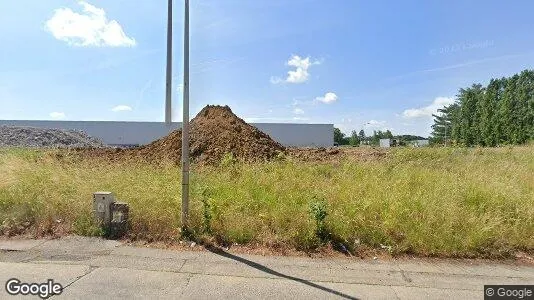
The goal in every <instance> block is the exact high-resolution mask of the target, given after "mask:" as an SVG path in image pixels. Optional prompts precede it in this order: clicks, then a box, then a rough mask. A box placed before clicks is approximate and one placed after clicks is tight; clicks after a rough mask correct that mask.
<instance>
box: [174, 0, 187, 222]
mask: <svg viewBox="0 0 534 300" xmlns="http://www.w3.org/2000/svg"><path fill="white" fill-rule="evenodd" d="M169 1H172V0H169ZM184 24H185V25H184V86H183V93H184V95H183V101H184V102H183V104H184V106H183V121H182V229H183V230H185V231H187V227H188V218H189V0H185V18H184Z"/></svg>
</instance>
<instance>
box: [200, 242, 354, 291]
mask: <svg viewBox="0 0 534 300" xmlns="http://www.w3.org/2000/svg"><path fill="white" fill-rule="evenodd" d="M204 248H205V249H206V250H208V251H210V252H211V253H214V254H217V255H220V256H223V257H226V258H230V259H233V260H235V261H238V262H240V263H243V264H245V265H247V266H249V267H252V268H255V269H257V270H260V271H262V272H265V273H268V274H271V275H275V276H278V277H281V278H285V279H289V280H293V281H296V282H300V283H302V284H305V285H308V286H311V287H313V288H316V289H319V290H322V291H325V292H328V293H331V294H334V295H336V296H339V297H342V298H345V299H355V300H357V299H358V298H355V297H352V296H349V295H346V294H343V293H341V292H338V291H336V290H332V289H329V288H327V287H324V286H321V285H318V284H316V283H313V282H310V281H308V280H304V279H302V278H298V277H293V276H289V275H285V274H282V273H279V272H276V271H275V270H272V269H269V268H267V267H266V266H263V265H260V264H258V263H255V262H253V261H250V260H247V259H244V258H242V257H239V256H236V255H233V254H230V253H228V252H225V251H223V250H222V249H220V248H218V247H215V246H211V245H205V246H204Z"/></svg>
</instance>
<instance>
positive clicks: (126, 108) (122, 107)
mask: <svg viewBox="0 0 534 300" xmlns="http://www.w3.org/2000/svg"><path fill="white" fill-rule="evenodd" d="M111 111H113V112H119V111H132V108H131V107H129V106H128V105H117V106H115V107H114V108H112V109H111Z"/></svg>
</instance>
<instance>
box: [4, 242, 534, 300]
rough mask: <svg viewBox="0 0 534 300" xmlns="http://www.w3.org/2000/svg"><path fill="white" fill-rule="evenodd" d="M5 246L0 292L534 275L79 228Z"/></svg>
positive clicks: (252, 295)
mask: <svg viewBox="0 0 534 300" xmlns="http://www.w3.org/2000/svg"><path fill="white" fill-rule="evenodd" d="M197 247H199V246H197ZM0 249H1V251H0V282H1V285H2V291H1V292H0V298H1V299H15V298H17V297H14V296H11V295H9V294H8V293H7V291H6V288H5V284H6V282H7V281H8V280H9V279H11V278H16V279H19V280H20V282H22V283H43V282H46V280H47V279H53V280H54V282H55V283H59V284H61V285H62V287H63V292H62V294H60V295H54V296H52V297H51V299H116V298H124V299H132V298H133V299H135V298H138V299H139V298H157V299H224V298H226V299H330V298H331V299H428V298H432V299H440V298H441V299H483V297H484V295H483V287H484V285H485V284H534V267H533V266H532V265H525V264H519V263H515V262H491V261H467V260H432V259H399V260H385V261H382V260H380V259H378V260H362V259H339V258H335V259H334V258H332V259H312V258H305V257H263V256H253V255H241V254H235V253H232V252H231V251H230V252H218V251H214V250H211V251H210V250H203V251H176V250H162V249H152V248H142V247H131V246H126V245H122V244H121V243H119V242H116V241H107V240H102V239H98V238H84V237H77V236H71V237H65V238H61V239H56V240H0ZM24 298H26V299H27V298H28V297H24ZM34 298H36V297H34Z"/></svg>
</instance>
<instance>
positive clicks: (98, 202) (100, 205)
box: [93, 192, 115, 227]
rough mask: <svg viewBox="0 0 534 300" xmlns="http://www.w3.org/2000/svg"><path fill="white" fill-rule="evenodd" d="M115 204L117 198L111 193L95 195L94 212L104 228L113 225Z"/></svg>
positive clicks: (97, 193)
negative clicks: (113, 205) (112, 207)
mask: <svg viewBox="0 0 534 300" xmlns="http://www.w3.org/2000/svg"><path fill="white" fill-rule="evenodd" d="M112 203H115V196H114V195H113V193H111V192H96V193H93V212H94V216H95V218H96V221H97V222H99V223H100V224H101V225H102V226H104V227H109V225H110V224H111V218H112V214H111V204H112Z"/></svg>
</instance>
